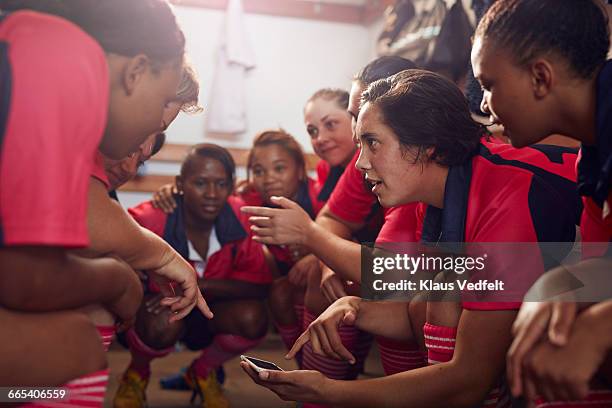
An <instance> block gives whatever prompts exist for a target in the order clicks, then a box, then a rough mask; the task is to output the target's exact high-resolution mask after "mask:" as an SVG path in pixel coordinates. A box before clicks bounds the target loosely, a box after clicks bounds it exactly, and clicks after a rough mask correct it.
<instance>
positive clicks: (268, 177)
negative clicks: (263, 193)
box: [263, 171, 276, 185]
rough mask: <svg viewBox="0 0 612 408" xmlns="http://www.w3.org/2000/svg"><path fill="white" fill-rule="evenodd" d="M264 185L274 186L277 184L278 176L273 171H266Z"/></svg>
mask: <svg viewBox="0 0 612 408" xmlns="http://www.w3.org/2000/svg"><path fill="white" fill-rule="evenodd" d="M263 180H264V185H268V184H273V183H275V182H276V175H275V174H274V172H273V171H266V173H265V174H264V179H263Z"/></svg>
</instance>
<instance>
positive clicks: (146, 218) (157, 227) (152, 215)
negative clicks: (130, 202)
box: [128, 201, 168, 237]
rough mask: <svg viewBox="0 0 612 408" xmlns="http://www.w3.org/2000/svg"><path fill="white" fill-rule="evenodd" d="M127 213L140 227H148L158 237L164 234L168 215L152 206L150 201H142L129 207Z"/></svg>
mask: <svg viewBox="0 0 612 408" xmlns="http://www.w3.org/2000/svg"><path fill="white" fill-rule="evenodd" d="M128 213H129V214H130V215H131V216H132V218H134V220H135V221H136V222H137V223H138V224H139V225H140V226H141V227H144V228H146V229H148V230H149V231H151V232H153V233H155V234H157V235H159V236H160V237H163V236H164V229H165V227H166V219H167V218H168V217H167V215H166V214H165V213H164V212H163V211H162V210H160V209H157V208H155V207H153V203H152V202H151V201H145V202H144V203H141V204H138V205H137V206H136V207H132V208H129V209H128Z"/></svg>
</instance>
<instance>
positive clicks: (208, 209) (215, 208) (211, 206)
mask: <svg viewBox="0 0 612 408" xmlns="http://www.w3.org/2000/svg"><path fill="white" fill-rule="evenodd" d="M201 208H202V210H203V211H204V212H207V213H214V212H217V211H219V206H218V205H215V204H204V205H202V206H201Z"/></svg>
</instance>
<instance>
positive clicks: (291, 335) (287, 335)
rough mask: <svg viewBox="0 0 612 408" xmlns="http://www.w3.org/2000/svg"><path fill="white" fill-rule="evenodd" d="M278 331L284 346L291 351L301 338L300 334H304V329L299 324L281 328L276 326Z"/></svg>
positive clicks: (278, 325)
mask: <svg viewBox="0 0 612 408" xmlns="http://www.w3.org/2000/svg"><path fill="white" fill-rule="evenodd" d="M276 329H277V330H278V334H280V336H281V339H282V340H283V344H284V345H285V347H286V348H287V350H290V349H291V347H293V343H295V341H296V340H297V339H298V337H300V334H302V329H301V327H300V326H298V325H297V324H296V325H290V326H281V325H280V324H276Z"/></svg>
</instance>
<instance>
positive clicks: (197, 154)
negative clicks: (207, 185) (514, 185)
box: [181, 143, 236, 186]
mask: <svg viewBox="0 0 612 408" xmlns="http://www.w3.org/2000/svg"><path fill="white" fill-rule="evenodd" d="M201 158H210V159H215V160H218V161H219V162H220V163H221V164H222V165H223V167H224V168H225V172H226V173H227V180H228V182H229V183H230V185H232V186H233V185H234V180H235V179H236V163H234V158H233V157H232V155H231V154H230V152H228V151H227V149H225V148H223V147H221V146H219V145H216V144H212V143H200V144H197V145H195V146H192V147H191V149H189V152H188V153H187V157H185V160H183V164H182V165H181V176H183V177H184V176H185V175H186V174H187V173H189V171H190V167H191V164H192V163H193V161H194V160H197V159H201Z"/></svg>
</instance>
